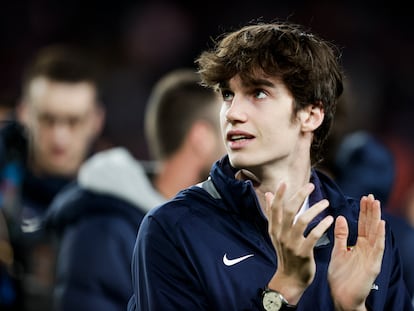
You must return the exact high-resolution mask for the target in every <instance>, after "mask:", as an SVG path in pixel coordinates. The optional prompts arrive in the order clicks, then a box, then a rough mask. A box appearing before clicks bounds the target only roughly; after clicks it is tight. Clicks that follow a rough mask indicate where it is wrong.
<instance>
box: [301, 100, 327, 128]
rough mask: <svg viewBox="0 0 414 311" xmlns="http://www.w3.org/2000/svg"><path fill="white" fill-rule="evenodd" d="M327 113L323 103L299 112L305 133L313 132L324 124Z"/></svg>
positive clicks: (312, 105) (309, 106)
mask: <svg viewBox="0 0 414 311" xmlns="http://www.w3.org/2000/svg"><path fill="white" fill-rule="evenodd" d="M324 117H325V112H324V110H323V107H322V103H321V102H316V103H314V104H311V105H308V106H307V107H306V108H304V109H302V110H301V111H299V121H300V123H301V125H302V131H303V132H313V131H314V130H316V129H317V128H318V127H319V126H320V125H321V124H322V122H323V119H324Z"/></svg>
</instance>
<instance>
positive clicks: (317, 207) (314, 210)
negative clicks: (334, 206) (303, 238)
mask: <svg viewBox="0 0 414 311" xmlns="http://www.w3.org/2000/svg"><path fill="white" fill-rule="evenodd" d="M328 206H329V201H328V200H326V199H323V200H321V201H319V202H318V203H316V204H314V205H312V206H311V208H309V209H307V210H306V211H305V212H304V213H303V214H302V215H300V216H299V217H298V219H297V220H296V224H295V230H297V231H300V232H299V233H300V234H302V235H303V232H304V231H305V229H306V227H307V226H308V224H309V223H310V222H311V221H312V220H313V219H314V218H315V217H316V216H317V215H319V214H320V213H321V212H322V211H323V210H325V209H326V208H327V207H328Z"/></svg>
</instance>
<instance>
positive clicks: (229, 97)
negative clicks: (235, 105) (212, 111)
mask: <svg viewBox="0 0 414 311" xmlns="http://www.w3.org/2000/svg"><path fill="white" fill-rule="evenodd" d="M221 96H222V97H223V100H225V101H230V100H232V99H233V93H232V92H230V91H226V90H223V91H221Z"/></svg>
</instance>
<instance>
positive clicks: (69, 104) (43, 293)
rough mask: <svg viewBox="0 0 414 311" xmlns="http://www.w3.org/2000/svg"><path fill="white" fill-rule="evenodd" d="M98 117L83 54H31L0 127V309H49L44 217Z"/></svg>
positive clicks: (47, 50)
mask: <svg viewBox="0 0 414 311" xmlns="http://www.w3.org/2000/svg"><path fill="white" fill-rule="evenodd" d="M104 115H105V113H104V109H103V107H102V106H101V105H100V100H99V78H98V74H97V70H96V67H95V62H94V61H93V60H92V59H91V58H90V57H89V54H88V53H86V52H85V51H84V50H82V49H79V48H78V47H75V46H71V45H50V46H45V47H43V48H41V49H39V51H37V53H36V54H35V55H34V56H33V59H31V60H30V62H29V63H28V64H27V67H26V68H25V71H24V74H23V77H22V94H21V98H20V99H19V102H18V103H17V107H16V109H15V116H14V118H13V120H11V121H8V122H6V123H5V124H4V125H3V126H2V128H1V130H0V212H1V213H3V215H4V219H5V222H6V224H7V230H8V233H9V234H8V236H9V238H10V244H11V248H12V253H11V256H12V258H11V261H12V264H11V265H12V269H11V270H12V271H11V275H12V277H13V278H14V279H15V280H16V282H15V284H16V286H15V289H16V290H15V295H14V296H12V299H11V300H8V302H7V304H6V303H5V300H3V299H2V297H3V296H2V292H0V309H2V310H3V309H6V308H7V309H6V310H9V309H10V310H25V311H30V310H34V311H38V310H42V311H48V310H50V306H51V292H52V285H53V279H54V263H53V261H54V255H55V254H54V253H53V247H52V244H53V243H52V242H51V240H50V237H49V236H48V235H47V234H46V232H45V231H44V228H43V220H44V216H45V214H46V211H47V209H48V206H49V204H50V202H51V201H52V200H53V198H54V196H55V195H56V194H57V193H58V192H59V191H60V190H61V189H63V187H65V186H66V185H67V184H68V183H70V182H71V181H72V180H73V179H74V178H75V176H76V174H77V171H78V169H79V167H80V166H81V164H82V162H83V161H84V160H85V159H86V158H87V157H88V156H89V155H90V154H91V153H92V152H93V147H94V143H95V139H96V138H97V137H98V136H99V134H100V131H101V128H102V124H103V122H104ZM3 303H5V304H3Z"/></svg>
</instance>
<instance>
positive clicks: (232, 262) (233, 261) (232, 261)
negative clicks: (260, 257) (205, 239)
mask: <svg viewBox="0 0 414 311" xmlns="http://www.w3.org/2000/svg"><path fill="white" fill-rule="evenodd" d="M252 256H254V255H253V254H250V255H246V256H242V257H238V258H234V259H229V258H227V253H226V254H224V256H223V263H224V264H225V265H226V266H228V267H230V266H233V265H235V264H238V263H239V262H241V261H243V260H246V259H247V258H249V257H252Z"/></svg>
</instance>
